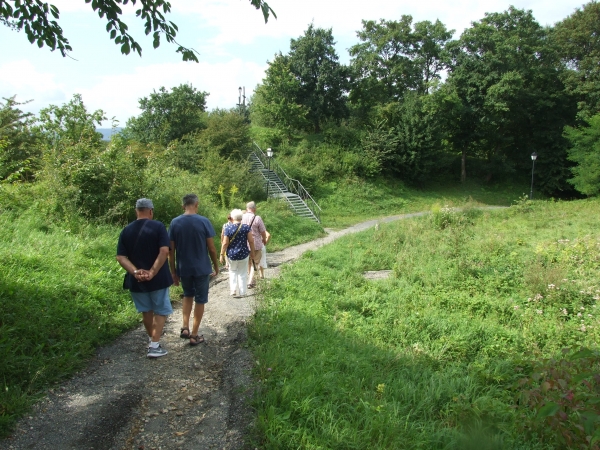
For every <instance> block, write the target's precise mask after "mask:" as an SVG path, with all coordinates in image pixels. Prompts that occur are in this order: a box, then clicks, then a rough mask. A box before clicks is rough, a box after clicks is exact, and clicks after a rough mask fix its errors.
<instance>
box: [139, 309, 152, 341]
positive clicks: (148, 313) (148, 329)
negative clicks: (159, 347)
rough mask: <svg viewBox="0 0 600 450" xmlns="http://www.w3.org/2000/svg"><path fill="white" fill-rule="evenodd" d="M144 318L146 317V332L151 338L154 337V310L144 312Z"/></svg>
mask: <svg viewBox="0 0 600 450" xmlns="http://www.w3.org/2000/svg"><path fill="white" fill-rule="evenodd" d="M142 318H143V319H144V328H145V329H146V333H148V337H149V338H152V334H153V333H152V331H153V328H154V311H146V312H143V313H142Z"/></svg>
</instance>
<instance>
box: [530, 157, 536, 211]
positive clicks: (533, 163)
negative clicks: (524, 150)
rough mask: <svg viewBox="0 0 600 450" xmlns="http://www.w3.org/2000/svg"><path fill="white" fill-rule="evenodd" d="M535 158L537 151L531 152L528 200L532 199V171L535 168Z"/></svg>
mask: <svg viewBox="0 0 600 450" xmlns="http://www.w3.org/2000/svg"><path fill="white" fill-rule="evenodd" d="M536 159H537V153H536V152H533V153H532V154H531V161H532V163H531V164H532V165H531V190H530V191H529V200H533V171H534V170H535V160H536Z"/></svg>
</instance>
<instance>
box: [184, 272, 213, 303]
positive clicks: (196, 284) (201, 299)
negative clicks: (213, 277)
mask: <svg viewBox="0 0 600 450" xmlns="http://www.w3.org/2000/svg"><path fill="white" fill-rule="evenodd" d="M179 281H181V287H182V288H183V296H184V297H194V301H195V302H196V303H208V283H209V281H210V275H199V276H190V277H179Z"/></svg>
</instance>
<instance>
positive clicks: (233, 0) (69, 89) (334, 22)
mask: <svg viewBox="0 0 600 450" xmlns="http://www.w3.org/2000/svg"><path fill="white" fill-rule="evenodd" d="M170 2H171V6H172V9H171V13H170V14H169V15H168V19H169V20H171V21H173V22H174V23H176V24H177V26H178V27H179V32H178V34H177V41H178V42H179V43H181V44H182V45H184V46H186V47H192V48H194V49H195V50H197V51H198V52H199V55H198V58H199V61H200V62H199V63H194V62H183V61H182V60H181V56H180V55H179V54H178V53H175V50H176V46H174V45H171V44H168V43H167V42H166V41H164V40H162V41H161V42H162V44H161V46H160V47H159V48H158V49H156V50H155V49H153V48H152V40H151V38H150V37H147V36H145V35H144V31H143V24H142V22H141V21H140V20H139V19H137V18H136V17H135V14H134V11H133V9H132V8H130V7H124V8H123V10H124V18H123V20H124V21H125V22H126V23H127V24H128V26H129V30H130V32H131V34H132V35H133V36H134V37H135V38H136V40H137V41H138V43H140V45H141V46H142V49H143V51H142V57H139V56H138V55H137V54H133V53H131V54H130V55H128V56H125V55H122V54H121V52H120V48H119V46H117V45H115V44H114V43H113V41H111V40H110V39H109V36H108V33H107V32H106V31H105V26H106V22H104V21H103V20H102V19H100V18H98V15H97V14H96V13H94V11H93V10H92V8H91V6H90V5H89V4H86V3H85V1H84V0H53V1H50V3H52V4H54V5H56V6H57V7H58V9H59V10H60V19H59V24H60V25H61V27H62V28H63V31H64V34H65V36H66V37H67V39H69V41H70V44H71V46H72V47H73V51H72V52H71V53H70V57H69V58H63V57H62V55H61V54H60V52H58V51H54V52H52V51H50V50H49V49H48V47H42V48H38V46H37V45H32V44H30V43H29V41H28V40H27V38H26V35H25V33H24V32H15V31H12V30H10V29H8V28H7V27H4V26H2V25H0V49H2V50H1V51H0V97H3V98H7V97H12V96H14V95H16V100H17V101H19V102H25V101H29V102H28V103H27V104H24V105H21V106H20V108H21V109H22V110H23V111H27V112H32V113H34V114H37V113H38V112H39V110H40V109H42V108H46V107H48V106H49V105H62V104H64V103H67V102H68V101H69V100H70V99H71V98H72V96H73V94H77V93H78V94H81V95H82V97H83V102H84V104H85V105H86V107H87V109H88V111H96V110H98V109H101V110H103V111H104V113H105V115H106V117H107V118H108V119H109V120H107V121H106V122H104V123H103V126H104V127H110V126H111V123H112V121H111V120H110V119H112V118H114V119H116V120H117V121H118V125H117V126H125V124H126V121H127V119H128V118H130V117H132V116H137V115H138V114H139V113H140V110H139V108H138V106H139V99H140V98H143V97H147V96H148V95H149V94H151V93H152V92H153V91H154V90H158V89H159V88H160V87H162V86H164V87H165V88H167V89H169V90H170V89H171V88H173V87H175V86H179V85H180V84H183V83H189V84H191V85H192V86H194V87H195V88H196V89H198V90H199V91H206V92H208V93H209V94H210V95H209V96H208V98H207V107H208V109H209V110H210V109H214V108H232V107H234V106H235V105H236V104H237V102H238V87H240V86H243V87H245V89H246V96H247V97H248V98H249V97H250V96H251V95H252V91H253V89H254V88H255V87H256V85H257V84H259V83H260V82H261V80H262V79H263V77H264V74H265V70H266V68H267V67H268V61H271V60H272V59H273V57H274V55H275V54H277V53H278V52H282V53H284V54H285V53H287V52H288V51H289V47H290V39H296V38H298V37H300V36H302V34H303V33H304V31H305V30H306V29H307V28H308V26H309V24H310V23H314V25H315V26H316V27H321V28H327V29H329V28H331V29H332V32H333V36H334V38H335V40H336V42H337V43H336V50H337V53H338V56H339V57H340V61H341V62H342V63H348V62H349V61H350V58H349V55H348V48H350V47H351V46H352V45H354V44H356V43H358V38H357V37H356V32H357V31H358V30H360V29H361V28H362V25H361V21H362V20H379V19H385V20H399V19H400V17H401V16H402V15H403V14H408V15H411V16H412V17H413V21H414V22H418V21H422V20H429V21H432V22H434V21H435V20H436V19H439V20H440V21H441V22H442V23H444V24H445V25H446V27H447V28H448V29H453V30H455V35H454V37H455V38H458V37H459V36H460V34H461V33H462V31H463V30H464V29H465V28H468V27H469V26H470V24H471V22H473V21H478V20H480V19H482V18H483V17H484V15H485V13H486V12H501V11H505V10H507V9H508V8H509V6H510V5H513V6H515V7H516V8H519V9H525V10H531V11H532V12H533V15H534V17H535V18H536V19H537V21H538V22H539V23H540V24H541V25H553V24H554V23H556V22H558V21H560V20H562V19H564V18H565V17H567V16H569V15H570V14H572V13H573V12H574V11H575V9H576V8H578V7H581V6H582V4H583V2H582V1H581V0H514V1H512V2H511V1H504V0H486V1H474V0H454V1H452V2H448V1H447V0H421V1H414V0H410V1H409V0H369V1H368V2H365V1H359V0H345V1H342V0H335V1H334V0H296V1H291V0H268V3H269V5H270V6H271V8H273V10H275V13H276V14H277V19H275V18H270V19H269V21H268V23H266V24H265V23H264V20H263V16H262V13H261V12H260V11H257V10H255V9H254V8H253V7H252V6H251V5H250V2H249V1H248V0H170ZM1 101H2V102H4V101H3V100H1Z"/></svg>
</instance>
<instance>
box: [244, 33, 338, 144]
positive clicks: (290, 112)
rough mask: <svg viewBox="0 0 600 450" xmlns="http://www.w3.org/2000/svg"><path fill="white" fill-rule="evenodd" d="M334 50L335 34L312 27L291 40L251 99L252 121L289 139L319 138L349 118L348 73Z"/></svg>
mask: <svg viewBox="0 0 600 450" xmlns="http://www.w3.org/2000/svg"><path fill="white" fill-rule="evenodd" d="M334 45H335V42H334V40H333V35H332V33H331V29H329V30H325V29H323V28H315V27H314V26H313V25H312V24H311V25H310V26H309V27H308V29H307V30H306V31H305V33H304V36H301V37H299V38H298V39H292V40H291V42H290V51H289V53H288V54H287V55H282V54H281V53H279V54H277V55H275V58H274V59H273V61H272V62H271V63H269V67H268V69H267V72H266V77H265V79H264V80H263V83H262V85H260V86H258V87H257V89H256V94H255V95H254V97H253V99H252V107H251V109H252V111H253V116H254V117H255V118H256V119H258V121H259V122H260V123H262V124H264V125H267V126H276V127H278V128H283V129H284V130H287V131H288V133H289V132H290V131H291V130H293V129H297V130H310V131H314V132H316V133H318V132H320V131H321V128H322V126H323V124H324V123H325V122H327V121H329V120H332V121H334V122H339V120H340V119H342V118H344V117H346V116H347V114H348V110H347V108H346V98H345V94H346V92H347V90H348V70H347V68H346V67H344V66H343V65H341V64H340V63H339V61H338V59H339V58H338V56H337V54H336V52H335V48H334Z"/></svg>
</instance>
